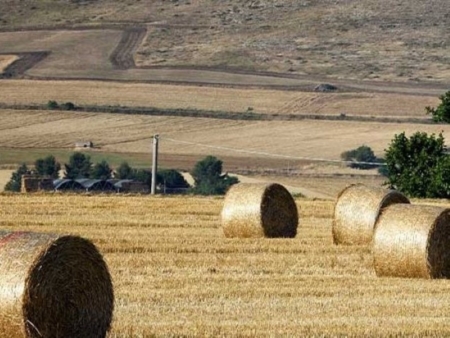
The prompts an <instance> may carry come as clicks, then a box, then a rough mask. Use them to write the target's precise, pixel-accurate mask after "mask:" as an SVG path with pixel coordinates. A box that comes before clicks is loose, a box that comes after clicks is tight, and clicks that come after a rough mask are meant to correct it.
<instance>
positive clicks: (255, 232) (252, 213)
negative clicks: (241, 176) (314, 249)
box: [221, 183, 298, 238]
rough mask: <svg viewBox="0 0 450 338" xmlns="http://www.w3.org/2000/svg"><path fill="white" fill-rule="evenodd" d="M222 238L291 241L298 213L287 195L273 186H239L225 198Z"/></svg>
mask: <svg viewBox="0 0 450 338" xmlns="http://www.w3.org/2000/svg"><path fill="white" fill-rule="evenodd" d="M221 219H222V228H223V233H224V235H225V237H241V238H247V237H271V238H274V237H291V238H292V237H295V235H296V234H297V226H298V211H297V205H296V204H295V201H294V198H293V197H292V195H291V194H290V192H289V191H288V190H287V189H286V188H285V187H283V186H282V185H280V184H277V183H256V184H255V183H239V184H236V185H233V186H232V187H231V188H230V190H229V191H228V192H227V194H226V196H225V201H224V205H223V209H222V214H221Z"/></svg>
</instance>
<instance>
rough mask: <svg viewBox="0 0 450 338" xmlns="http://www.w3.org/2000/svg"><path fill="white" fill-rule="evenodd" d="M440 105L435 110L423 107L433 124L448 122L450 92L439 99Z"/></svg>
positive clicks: (449, 119)
mask: <svg viewBox="0 0 450 338" xmlns="http://www.w3.org/2000/svg"><path fill="white" fill-rule="evenodd" d="M439 98H440V99H441V103H440V104H439V106H437V108H431V107H425V111H426V113H427V114H431V115H432V118H433V121H435V122H447V123H449V122H450V90H449V91H448V92H446V93H445V94H444V95H441V96H440V97H439Z"/></svg>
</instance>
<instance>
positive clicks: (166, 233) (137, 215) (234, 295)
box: [0, 194, 450, 337]
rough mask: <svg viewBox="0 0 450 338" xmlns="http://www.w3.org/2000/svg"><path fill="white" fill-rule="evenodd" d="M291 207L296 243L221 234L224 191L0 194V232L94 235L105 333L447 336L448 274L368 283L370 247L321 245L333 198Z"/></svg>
mask: <svg viewBox="0 0 450 338" xmlns="http://www.w3.org/2000/svg"><path fill="white" fill-rule="evenodd" d="M296 203H297V206H298V208H299V212H300V213H299V214H300V226H299V229H298V230H299V231H298V234H297V237H296V238H295V239H245V240H244V239H226V238H224V237H223V235H222V233H221V229H220V211H221V208H222V204H223V198H200V197H186V196H184V197H162V196H157V197H150V196H132V195H129V196H117V195H114V196H105V195H92V196H90V195H60V194H45V195H43V194H42V195H41V194H37V195H35V194H28V195H22V194H14V195H11V194H1V195H0V227H1V228H2V229H11V230H24V231H40V232H57V233H71V234H76V235H81V236H83V237H87V238H90V239H91V240H93V242H94V243H95V244H96V245H97V246H98V248H99V249H100V251H101V252H102V253H103V255H104V257H105V259H106V261H107V263H108V265H109V268H110V272H111V274H112V277H113V281H114V290H115V296H116V308H115V313H114V323H113V329H112V332H111V337H151V336H258V337H269V336H340V335H341V336H348V337H356V336H377V337H392V336H448V335H449V334H450V324H449V323H450V322H449V314H448V311H447V308H448V302H449V301H450V299H449V297H450V296H449V294H450V293H449V291H450V284H449V283H448V281H445V280H414V279H401V278H377V277H376V276H375V273H374V271H373V268H372V255H371V249H370V247H369V246H354V247H350V246H335V245H333V244H332V237H331V219H332V212H333V205H334V202H333V200H326V201H325V200H315V201H313V200H310V199H297V200H296ZM415 203H427V204H435V205H441V206H448V201H438V200H427V201H415Z"/></svg>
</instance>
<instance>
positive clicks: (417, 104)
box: [0, 80, 440, 118]
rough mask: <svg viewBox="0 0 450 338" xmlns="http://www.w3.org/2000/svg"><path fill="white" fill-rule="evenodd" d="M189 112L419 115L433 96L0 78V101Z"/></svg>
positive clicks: (431, 103)
mask: <svg viewBox="0 0 450 338" xmlns="http://www.w3.org/2000/svg"><path fill="white" fill-rule="evenodd" d="M49 100H56V101H58V102H68V101H70V102H73V103H75V104H79V105H87V104H89V105H122V106H130V107H133V106H136V107H157V108H195V109H201V110H213V111H231V112H245V111H247V109H248V108H249V107H251V108H253V111H254V112H256V113H272V114H336V115H339V114H341V113H345V114H347V115H362V116H390V117H400V118H401V117H419V118H421V117H423V118H427V117H426V115H425V107H426V106H436V105H437V104H439V102H440V101H439V99H438V97H437V96H436V97H431V96H415V95H401V94H384V93H311V92H309V93H308V92H294V91H279V90H263V89H236V88H211V87H199V86H177V85H167V84H166V85H162V84H143V83H117V82H98V81H36V80H8V81H1V80H0V102H3V103H7V104H16V103H21V104H31V103H34V104H46V103H47V102H48V101H49Z"/></svg>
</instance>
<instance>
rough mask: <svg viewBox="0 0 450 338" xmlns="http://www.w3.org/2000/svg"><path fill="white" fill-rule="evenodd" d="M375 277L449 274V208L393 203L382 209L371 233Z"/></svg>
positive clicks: (434, 276)
mask: <svg viewBox="0 0 450 338" xmlns="http://www.w3.org/2000/svg"><path fill="white" fill-rule="evenodd" d="M373 255H374V268H375V272H376V274H377V276H392V277H409V278H428V279H429V278H449V277H450V209H444V208H440V207H434V206H423V205H407V204H396V205H391V206H389V207H388V208H386V209H385V210H383V213H382V215H381V216H380V218H379V220H378V222H377V226H376V230H375V234H374V245H373Z"/></svg>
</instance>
